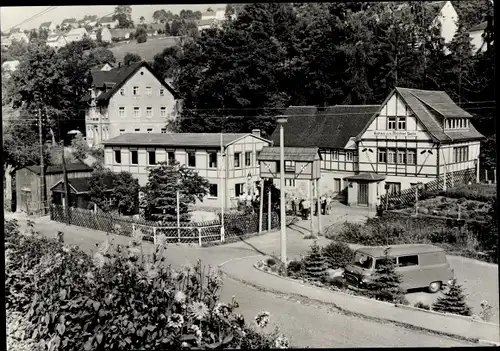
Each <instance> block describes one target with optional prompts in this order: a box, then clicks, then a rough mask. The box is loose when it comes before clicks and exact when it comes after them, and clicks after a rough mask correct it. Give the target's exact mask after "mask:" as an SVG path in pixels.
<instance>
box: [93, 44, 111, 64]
mask: <svg viewBox="0 0 500 351" xmlns="http://www.w3.org/2000/svg"><path fill="white" fill-rule="evenodd" d="M92 57H93V59H94V63H95V64H93V66H94V65H98V64H101V63H106V62H109V63H115V62H116V58H115V55H114V54H113V52H112V51H111V50H109V49H106V48H103V47H98V48H95V49H94V50H92Z"/></svg>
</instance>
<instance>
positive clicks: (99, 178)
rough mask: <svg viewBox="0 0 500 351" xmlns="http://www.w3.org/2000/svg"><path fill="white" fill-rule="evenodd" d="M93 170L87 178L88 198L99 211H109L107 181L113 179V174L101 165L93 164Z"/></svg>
mask: <svg viewBox="0 0 500 351" xmlns="http://www.w3.org/2000/svg"><path fill="white" fill-rule="evenodd" d="M93 168H94V170H93V171H92V174H91V176H90V178H89V189H90V190H89V198H90V201H92V202H93V203H94V204H95V205H96V206H97V207H98V208H99V209H100V210H102V211H104V212H108V211H109V210H110V209H111V206H110V204H109V195H108V193H107V192H106V190H108V187H107V183H108V180H107V179H113V173H112V172H111V171H110V170H109V169H107V168H104V167H103V166H102V165H99V164H94V165H93Z"/></svg>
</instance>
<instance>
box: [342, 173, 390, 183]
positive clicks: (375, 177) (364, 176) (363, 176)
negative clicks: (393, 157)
mask: <svg viewBox="0 0 500 351" xmlns="http://www.w3.org/2000/svg"><path fill="white" fill-rule="evenodd" d="M344 179H347V180H366V181H374V182H378V181H381V180H384V179H385V175H383V174H377V173H359V174H356V175H352V176H349V177H345V178H344Z"/></svg>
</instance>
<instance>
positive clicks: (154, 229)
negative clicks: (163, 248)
mask: <svg viewBox="0 0 500 351" xmlns="http://www.w3.org/2000/svg"><path fill="white" fill-rule="evenodd" d="M153 243H154V244H155V245H156V227H153Z"/></svg>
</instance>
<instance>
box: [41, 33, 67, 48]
mask: <svg viewBox="0 0 500 351" xmlns="http://www.w3.org/2000/svg"><path fill="white" fill-rule="evenodd" d="M46 43H47V45H48V46H50V47H51V48H54V49H55V50H59V49H60V48H62V47H63V46H66V44H68V41H67V40H66V38H65V37H64V35H63V34H60V33H56V34H51V35H49V36H48V37H47V42H46Z"/></svg>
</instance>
